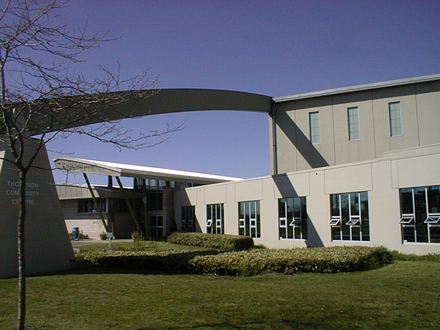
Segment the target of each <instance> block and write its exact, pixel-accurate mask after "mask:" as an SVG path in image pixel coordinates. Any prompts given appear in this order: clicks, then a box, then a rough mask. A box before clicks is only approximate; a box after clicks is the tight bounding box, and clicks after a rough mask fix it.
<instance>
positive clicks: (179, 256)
mask: <svg viewBox="0 0 440 330" xmlns="http://www.w3.org/2000/svg"><path fill="white" fill-rule="evenodd" d="M213 253H218V252H217V251H192V250H191V251H190V250H179V251H160V252H156V251H106V252H99V253H83V254H82V255H81V256H79V257H80V258H82V259H85V260H89V261H91V262H92V264H94V265H97V266H103V267H114V268H126V269H137V270H155V271H166V272H172V273H194V272H195V268H194V266H192V265H191V264H190V263H189V261H190V260H191V259H193V258H194V257H196V256H199V255H207V254H213Z"/></svg>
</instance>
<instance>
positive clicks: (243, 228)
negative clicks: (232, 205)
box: [238, 201, 261, 238]
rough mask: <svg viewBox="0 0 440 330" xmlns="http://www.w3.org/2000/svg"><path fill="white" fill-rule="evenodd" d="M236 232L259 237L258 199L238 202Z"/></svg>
mask: <svg viewBox="0 0 440 330" xmlns="http://www.w3.org/2000/svg"><path fill="white" fill-rule="evenodd" d="M238 214H239V215H238V219H239V220H238V233H239V234H240V235H243V236H250V237H254V238H259V237H260V235H261V233H260V201H252V202H240V203H238Z"/></svg>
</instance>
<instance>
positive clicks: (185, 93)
mask: <svg viewBox="0 0 440 330" xmlns="http://www.w3.org/2000/svg"><path fill="white" fill-rule="evenodd" d="M151 92H152V93H153V95H151V96H149V97H146V98H144V99H136V97H133V98H130V95H129V93H128V94H127V92H115V94H117V93H121V95H124V96H123V97H124V100H123V101H122V102H120V103H117V104H116V105H112V106H111V107H108V108H107V109H106V110H105V113H102V114H100V115H99V116H93V117H90V116H88V117H87V116H84V117H86V118H84V117H82V118H83V119H81V125H78V122H75V121H73V122H67V123H66V124H64V125H60V126H61V127H63V128H71V127H75V126H82V125H90V124H95V123H99V122H104V121H111V120H118V119H124V118H134V117H142V116H148V115H157V114H165V113H176V112H186V111H209V110H232V111H251V112H263V113H268V114H269V113H270V111H271V103H272V98H271V97H270V96H265V95H260V94H253V93H246V92H237V91H227V90H216V89H160V90H151ZM113 96H114V95H113ZM56 129H57V128H56V127H54V130H56Z"/></svg>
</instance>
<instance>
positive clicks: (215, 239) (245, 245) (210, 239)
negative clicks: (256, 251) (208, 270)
mask: <svg viewBox="0 0 440 330" xmlns="http://www.w3.org/2000/svg"><path fill="white" fill-rule="evenodd" d="M168 242H170V243H174V244H182V245H190V246H201V247H205V248H209V249H218V250H222V251H242V250H248V249H250V248H252V247H253V246H254V240H253V239H252V237H247V236H238V235H223V234H221V235H220V234H205V233H184V232H174V233H172V234H171V235H170V236H169V237H168Z"/></svg>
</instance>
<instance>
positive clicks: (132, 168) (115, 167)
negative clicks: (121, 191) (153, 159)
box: [54, 157, 242, 184]
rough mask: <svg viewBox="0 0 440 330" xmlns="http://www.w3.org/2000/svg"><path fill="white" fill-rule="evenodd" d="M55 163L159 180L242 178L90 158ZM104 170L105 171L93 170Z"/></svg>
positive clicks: (85, 170)
mask: <svg viewBox="0 0 440 330" xmlns="http://www.w3.org/2000/svg"><path fill="white" fill-rule="evenodd" d="M54 162H55V165H56V167H57V168H58V169H60V170H67V169H68V170H69V171H70V172H77V173H95V174H103V175H112V176H122V177H136V178H151V179H158V180H171V181H183V182H192V183H204V184H208V183H220V182H230V181H240V180H242V179H240V178H234V177H227V176H220V175H212V174H202V173H196V172H187V171H179V170H170V169H163V168H156V167H148V166H140V165H129V164H119V163H112V162H103V161H96V160H88V159H79V158H68V157H59V158H56V159H54ZM93 168H95V169H96V170H98V171H99V170H104V171H103V173H97V171H93Z"/></svg>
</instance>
